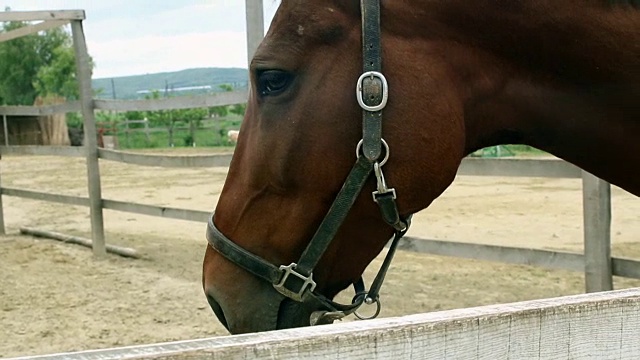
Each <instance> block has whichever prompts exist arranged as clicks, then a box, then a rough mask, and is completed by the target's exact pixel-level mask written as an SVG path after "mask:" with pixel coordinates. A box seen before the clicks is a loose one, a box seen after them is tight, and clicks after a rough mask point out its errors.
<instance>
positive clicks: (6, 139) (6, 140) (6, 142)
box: [2, 114, 9, 146]
mask: <svg viewBox="0 0 640 360" xmlns="http://www.w3.org/2000/svg"><path fill="white" fill-rule="evenodd" d="M2 127H3V128H4V145H5V146H9V125H8V124H7V115H6V114H3V115H2Z"/></svg>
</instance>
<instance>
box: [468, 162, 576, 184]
mask: <svg viewBox="0 0 640 360" xmlns="http://www.w3.org/2000/svg"><path fill="white" fill-rule="evenodd" d="M458 175H464V176H514V177H546V178H569V179H579V178H581V177H582V171H581V170H580V168H578V167H576V166H575V165H572V164H570V163H568V162H566V161H562V160H555V159H476V158H465V159H463V160H462V164H461V165H460V168H459V169H458Z"/></svg>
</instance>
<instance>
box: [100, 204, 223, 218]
mask: <svg viewBox="0 0 640 360" xmlns="http://www.w3.org/2000/svg"><path fill="white" fill-rule="evenodd" d="M102 206H103V207H104V208H105V209H109V210H115V211H121V212H128V213H134V214H141V215H148V216H155V217H162V218H170V219H176V220H187V221H197V222H207V221H208V217H209V216H210V215H211V213H210V212H207V211H198V210H189V209H178V208H172V207H163V206H154V205H145V204H135V203H129V202H124V201H117V200H107V199H104V200H102Z"/></svg>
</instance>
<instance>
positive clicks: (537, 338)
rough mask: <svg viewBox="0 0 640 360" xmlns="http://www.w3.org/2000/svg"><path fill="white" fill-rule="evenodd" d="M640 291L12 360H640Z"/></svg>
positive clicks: (623, 291) (578, 296)
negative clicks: (151, 359)
mask: <svg viewBox="0 0 640 360" xmlns="http://www.w3.org/2000/svg"><path fill="white" fill-rule="evenodd" d="M639 339H640V289H630V290H619V291H611V292H602V293H596V294H586V295H584V294H583V295H576V296H567V297H561V298H555V299H543V300H533V301H525V302H520V303H513V304H503V305H490V306H482V307H476V308H467V309H457V310H448V311H441V312H432V313H427V314H417V315H409V316H403V317H398V318H386V319H376V320H368V321H356V322H349V323H338V324H335V325H323V326H315V327H308V328H302V329H290V330H280V331H271V332H264V333H255V334H247V335H235V336H224V337H216V338H209V339H199V340H187V341H179V342H171V343H163V344H154V345H142V346H129V347H123V348H116V349H105V350H92V351H84V352H76V353H65V354H54V355H44V356H35V357H23V358H14V359H11V360H18V359H19V360H25V359H34V360H36V359H37V360H45V359H47V360H59V359H70V360H76V359H78V360H79V359H83V360H98V359H100V360H106V359H150V358H153V359H174V360H177V359H225V360H233V359H279V360H286V359H295V360H297V359H309V360H312V359H318V360H320V359H367V360H373V359H385V360H386V359H395V360H401V359H486V360H494V359H576V360H578V359H629V360H632V359H633V360H635V359H640V340H639Z"/></svg>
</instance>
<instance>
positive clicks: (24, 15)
mask: <svg viewBox="0 0 640 360" xmlns="http://www.w3.org/2000/svg"><path fill="white" fill-rule="evenodd" d="M84 19H85V15H84V10H57V11H13V10H12V11H4V12H0V22H6V21H47V20H84Z"/></svg>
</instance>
